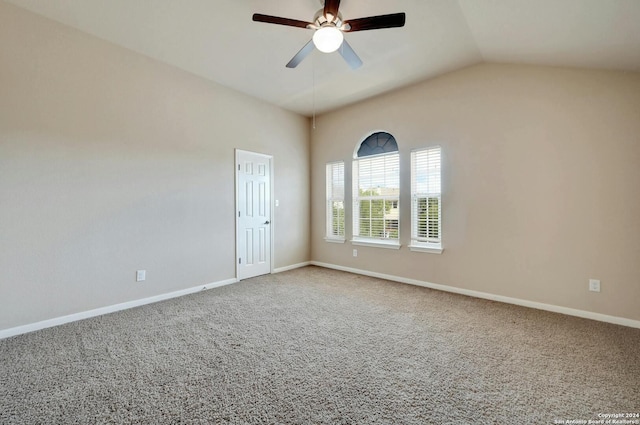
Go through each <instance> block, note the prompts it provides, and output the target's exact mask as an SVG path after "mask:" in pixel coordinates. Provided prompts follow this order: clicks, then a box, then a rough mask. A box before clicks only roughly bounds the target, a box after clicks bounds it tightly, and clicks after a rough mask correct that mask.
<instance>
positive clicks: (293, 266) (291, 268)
mask: <svg viewBox="0 0 640 425" xmlns="http://www.w3.org/2000/svg"><path fill="white" fill-rule="evenodd" d="M310 265H311V261H305V262H302V263H298V264H292V265H290V266H284V267H278V268H276V269H273V272H274V273H282V272H286V271H287V270H293V269H299V268H300V267H306V266H310Z"/></svg>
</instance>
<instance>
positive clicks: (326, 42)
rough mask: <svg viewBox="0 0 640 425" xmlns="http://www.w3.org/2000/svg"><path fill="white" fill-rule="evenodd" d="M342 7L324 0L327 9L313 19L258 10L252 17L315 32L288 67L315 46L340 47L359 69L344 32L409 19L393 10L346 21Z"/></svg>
mask: <svg viewBox="0 0 640 425" xmlns="http://www.w3.org/2000/svg"><path fill="white" fill-rule="evenodd" d="M339 7H340V0H325V1H324V8H322V9H320V10H318V11H317V12H316V14H315V16H314V17H313V22H305V21H298V20H296V19H289V18H280V17H277V16H269V15H262V14H260V13H255V14H254V15H253V20H254V21H256V22H265V23H268V24H278V25H286V26H289V27H298V28H307V29H312V30H314V31H315V32H314V33H313V38H312V39H311V40H310V41H309V42H308V43H307V44H305V46H304V47H303V48H302V49H300V51H299V52H298V53H296V55H295V56H294V57H293V58H292V59H291V60H290V61H289V63H288V64H287V68H295V67H296V66H298V65H299V64H300V62H302V60H303V59H304V58H306V57H307V56H308V55H309V53H311V52H312V51H313V47H314V46H315V47H316V48H317V49H318V50H320V51H321V52H324V53H331V52H335V51H336V50H338V51H339V52H340V55H341V56H342V57H343V58H344V60H345V61H346V62H347V63H348V64H349V66H350V67H351V68H353V69H356V68H359V67H360V66H361V65H362V60H360V58H359V57H358V55H357V54H356V52H354V51H353V49H352V48H351V46H350V45H349V43H347V40H345V39H344V35H343V33H345V32H354V31H365V30H376V29H381V28H396V27H402V26H404V23H405V19H406V18H405V14H404V13H393V14H390V15H380V16H370V17H367V18H359V19H350V20H346V21H345V20H343V19H342V15H341V14H340V12H339V11H338V8H339Z"/></svg>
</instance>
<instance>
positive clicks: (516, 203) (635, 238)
mask: <svg viewBox="0 0 640 425" xmlns="http://www.w3.org/2000/svg"><path fill="white" fill-rule="evenodd" d="M375 130H385V131H388V132H390V133H391V134H393V135H394V136H395V137H396V139H397V141H398V144H399V146H400V155H401V167H402V168H401V184H402V185H403V186H402V189H401V201H400V202H401V205H400V206H401V224H400V226H401V242H402V244H403V247H402V248H401V249H400V250H399V251H393V250H387V249H380V248H369V247H362V246H358V247H354V246H352V245H351V244H350V243H349V242H347V243H346V244H344V245H338V244H331V243H327V242H325V241H324V240H323V235H324V217H325V212H324V211H325V209H324V196H325V194H324V185H325V175H324V174H325V168H324V165H325V163H326V162H327V161H334V160H345V161H346V171H347V187H351V186H350V185H351V178H350V172H351V160H352V157H353V152H354V148H355V146H356V144H358V143H359V142H360V141H361V140H362V139H363V138H364V137H366V136H367V135H368V134H369V133H370V132H372V131H375ZM311 137H312V144H311V146H312V148H311V163H312V177H311V179H312V194H313V195H312V238H311V239H312V249H311V250H312V259H313V260H315V261H319V262H324V263H330V264H334V265H339V266H343V267H352V268H356V269H365V270H370V271H374V272H378V273H384V274H390V275H394V276H399V277H403V278H410V279H418V280H422V281H427V282H431V283H436V284H443V285H449V286H454V287H459V288H464V289H469V290H475V291H481V292H485V293H490V294H494V295H502V296H507V297H514V298H520V299H524V300H528V301H534V302H540V303H548V304H553V305H557V306H563V307H569V308H575V309H580V310H586V311H590V312H595V313H601V314H607V315H612V316H619V317H624V318H628V319H634V320H639V319H640V304H638V301H639V300H640V74H639V73H621V72H600V71H585V70H573V69H558V68H547V67H533V66H512V65H479V66H475V67H471V68H467V69H464V70H461V71H458V72H455V73H451V74H448V75H445V76H443V77H440V78H436V79H433V80H431V81H427V82H424V83H422V84H419V85H416V86H413V87H410V88H407V89H404V90H400V91H397V92H394V93H391V94H388V95H385V96H382V97H379V98H376V99H373V100H369V101H366V102H363V103H360V104H357V105H355V106H351V107H347V108H345V109H342V110H339V111H336V112H332V113H329V114H326V115H323V116H321V117H319V118H318V119H317V123H316V130H314V131H313V132H312V136H311ZM431 144H440V145H441V146H442V149H443V161H444V165H443V167H444V169H443V215H444V218H443V236H444V241H443V244H444V253H443V254H442V255H435V254H426V253H417V252H410V251H409V250H408V248H407V244H408V242H409V221H410V210H409V205H410V204H409V197H410V187H409V186H410V176H409V173H408V169H409V152H410V150H411V149H414V148H418V147H422V146H428V145H431ZM350 202H351V196H350V195H348V197H347V205H348V206H350ZM350 213H351V208H350V207H348V210H347V221H348V224H347V236H348V237H349V236H350V235H351V224H350V219H351V214H350ZM353 248H357V249H358V257H357V258H354V257H353V256H352V249H353ZM589 278H597V279H600V280H601V282H602V292H601V293H599V294H596V293H592V292H588V291H587V287H588V279H589Z"/></svg>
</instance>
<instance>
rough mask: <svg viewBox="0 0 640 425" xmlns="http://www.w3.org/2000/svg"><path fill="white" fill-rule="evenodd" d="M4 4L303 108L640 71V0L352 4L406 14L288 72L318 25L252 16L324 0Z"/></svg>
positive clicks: (346, 1)
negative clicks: (504, 77) (547, 73)
mask: <svg viewBox="0 0 640 425" xmlns="http://www.w3.org/2000/svg"><path fill="white" fill-rule="evenodd" d="M4 1H6V2H8V3H13V4H15V5H18V6H21V7H23V8H25V9H28V10H31V11H33V12H35V13H38V14H41V15H44V16H46V17H48V18H51V19H54V20H56V21H59V22H62V23H64V24H66V25H69V26H71V27H75V28H77V29H80V30H82V31H84V32H87V33H89V34H92V35H95V36H97V37H100V38H102V39H105V40H108V41H110V42H112V43H115V44H118V45H120V46H123V47H126V48H128V49H131V50H134V51H136V52H138V53H141V54H144V55H147V56H150V57H152V58H155V59H158V60H160V61H163V62H166V63H168V64H171V65H174V66H176V67H179V68H182V69H184V70H186V71H189V72H191V73H193V74H196V75H199V76H201V77H204V78H206V79H209V80H212V81H215V82H217V83H220V84H222V85H225V86H228V87H231V88H233V89H236V90H238V91H241V92H244V93H246V94H249V95H251V96H254V97H257V98H260V99H263V100H266V101H268V102H270V103H272V104H275V105H279V106H281V107H283V108H285V109H288V110H291V111H294V112H297V113H300V114H304V115H311V114H312V113H313V111H314V109H315V111H316V112H317V113H321V112H325V111H328V110H331V109H335V108H339V107H341V106H344V105H347V104H349V103H353V102H356V101H358V100H362V99H365V98H367V97H371V96H375V95H377V94H380V93H383V92H385V91H388V90H392V89H394V88H398V87H401V86H405V85H408V84H411V83H414V82H417V81H420V80H424V79H426V78H430V77H434V76H436V75H439V74H442V73H444V72H448V71H451V70H455V69H459V68H462V67H465V66H469V65H472V64H476V63H480V62H483V61H486V62H512V63H528V64H543V65H556V66H571V67H574V66H575V67H587V68H602V69H617V70H631V71H640V0H389V1H382V0H342V3H341V6H340V11H341V13H342V15H343V17H344V19H350V18H351V19H353V18H360V17H365V16H373V15H381V14H387V13H395V12H405V13H406V14H407V23H406V26H405V27H404V28H393V29H383V30H376V31H363V32H354V33H348V34H346V38H347V40H348V41H349V43H350V44H351V46H352V47H353V48H354V50H355V51H356V52H357V53H358V55H359V56H360V58H361V59H362V60H363V62H364V65H363V66H362V67H361V68H359V69H357V70H351V69H350V68H349V67H348V66H347V64H346V63H345V62H344V61H343V59H342V57H341V56H340V55H339V54H338V53H333V54H323V53H320V52H317V51H316V52H314V53H313V54H312V55H311V56H310V57H308V58H307V59H306V60H305V61H304V62H302V64H301V65H300V66H298V67H297V68H295V69H288V68H285V64H286V63H287V62H288V61H289V59H291V57H293V55H294V54H295V53H296V52H297V51H298V50H299V49H300V48H301V47H302V46H303V45H304V44H305V43H306V42H307V41H309V40H310V38H311V36H312V31H311V30H305V29H300V28H292V27H284V26H280V25H269V24H263V23H257V22H253V21H252V20H251V16H252V14H253V13H263V14H267V15H275V16H282V17H287V18H293V19H299V20H304V21H310V20H312V18H313V15H314V13H315V12H316V11H317V10H318V9H320V7H321V5H322V3H323V2H322V1H321V0H180V1H174V0H4ZM314 87H315V88H314ZM314 93H315V94H314Z"/></svg>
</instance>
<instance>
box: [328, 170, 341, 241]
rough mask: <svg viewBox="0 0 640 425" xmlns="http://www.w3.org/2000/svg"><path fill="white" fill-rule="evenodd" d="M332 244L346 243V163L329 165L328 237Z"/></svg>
mask: <svg viewBox="0 0 640 425" xmlns="http://www.w3.org/2000/svg"><path fill="white" fill-rule="evenodd" d="M326 240H328V241H330V242H344V162H343V161H338V162H330V163H328V164H327V236H326Z"/></svg>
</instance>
